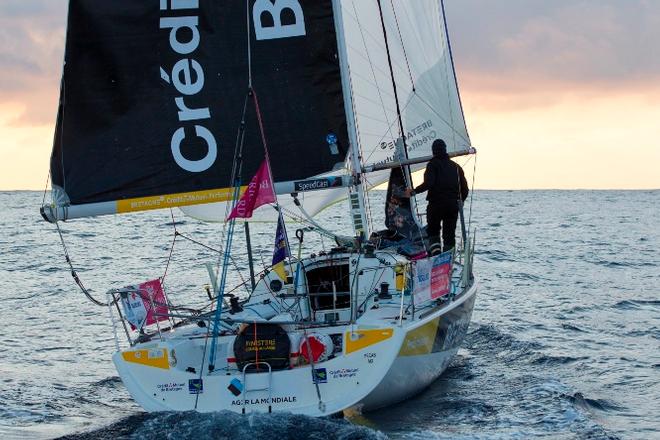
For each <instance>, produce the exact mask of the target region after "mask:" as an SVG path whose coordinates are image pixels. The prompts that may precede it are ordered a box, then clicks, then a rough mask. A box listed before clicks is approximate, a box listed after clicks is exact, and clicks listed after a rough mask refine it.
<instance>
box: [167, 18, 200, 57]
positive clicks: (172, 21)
mask: <svg viewBox="0 0 660 440" xmlns="http://www.w3.org/2000/svg"><path fill="white" fill-rule="evenodd" d="M198 23H199V19H198V18H197V17H163V18H161V19H160V28H161V29H167V28H169V29H170V46H172V49H174V51H175V52H177V53H180V54H181V55H188V54H189V53H191V52H193V51H194V50H195V49H197V47H198V46H199V39H200V38H199V29H197V25H198ZM181 29H190V32H191V33H192V36H191V37H190V41H185V42H184V41H179V38H178V36H179V31H180V30H181Z"/></svg>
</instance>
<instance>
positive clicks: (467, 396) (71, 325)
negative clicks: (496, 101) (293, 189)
mask: <svg viewBox="0 0 660 440" xmlns="http://www.w3.org/2000/svg"><path fill="white" fill-rule="evenodd" d="M474 197H475V199H474V205H473V208H474V209H473V213H472V222H471V224H472V227H474V228H476V230H477V256H476V263H475V271H476V274H477V276H478V277H479V280H480V290H479V293H478V297H477V304H476V309H475V312H474V315H473V322H472V323H471V326H470V331H469V335H468V337H467V340H466V341H465V343H464V347H463V348H462V349H461V350H460V351H459V353H458V356H457V357H456V359H455V360H454V362H453V363H452V365H451V367H450V368H449V369H448V370H447V372H446V373H445V374H444V375H443V376H442V377H441V378H440V379H439V380H438V381H437V382H435V383H434V384H433V385H432V386H430V387H429V388H428V389H427V390H426V391H425V392H423V393H422V394H420V395H418V396H417V397H415V398H413V399H410V400H408V401H406V402H404V403H402V404H399V405H396V406H393V407H391V408H387V409H384V410H380V411H378V412H375V413H367V414H352V415H350V416H349V417H348V418H347V419H345V420H335V419H323V420H317V419H312V418H309V417H304V416H293V415H286V414H276V415H251V416H241V415H234V414H229V413H217V414H196V413H178V414H177V413H165V414H146V413H144V412H143V411H142V410H141V409H140V408H139V407H138V406H137V405H136V404H135V403H134V402H133V401H132V400H131V398H130V396H129V395H128V393H127V392H126V390H125V389H124V387H123V385H122V383H121V381H120V379H119V378H118V377H117V373H116V372H115V370H114V367H113V364H112V362H111V359H110V358H111V355H112V353H113V351H114V338H113V334H112V331H111V326H110V323H109V319H108V315H107V309H105V308H101V307H97V306H95V305H93V304H91V303H90V302H89V301H88V300H87V299H86V298H85V297H84V296H83V294H82V293H81V292H80V291H79V290H78V288H77V287H76V285H75V284H74V282H73V280H72V278H71V276H70V273H69V270H68V267H67V266H66V263H65V260H64V256H63V252H62V248H61V245H60V243H59V238H58V235H57V233H56V230H55V228H54V226H53V225H50V224H47V223H45V222H44V221H42V220H41V218H40V216H39V214H38V208H39V205H40V204H41V199H42V194H40V193H36V192H5V193H0V204H2V206H3V212H4V213H5V217H4V222H3V223H4V224H3V232H2V234H0V249H1V250H2V252H0V316H1V317H2V318H1V319H2V321H3V324H4V325H3V327H2V328H3V330H2V332H0V438H2V439H7V438H10V439H11V438H36V439H39V438H53V437H58V436H63V435H71V436H72V437H71V438H78V439H83V438H84V439H87V438H89V439H92V438H93V439H97V438H106V439H111V438H112V439H114V438H140V439H142V438H147V439H149V438H153V439H162V438H171V439H185V438H191V439H207V438H208V439H261V438H268V439H286V438H292V439H306V438H314V439H334V438H338V439H363V438H367V439H368V438H373V439H379V438H392V439H421V438H436V439H509V438H513V439H527V438H550V439H615V438H616V439H653V438H660V252H659V249H660V232H659V231H660V224H659V220H660V191H477V192H476V193H475V195H474ZM382 205H383V194H382V193H380V192H375V196H374V200H373V202H372V209H373V212H374V214H375V223H377V224H379V223H381V222H382V218H383V215H382V210H383V209H382ZM174 216H175V220H176V222H177V226H176V227H177V229H178V230H179V232H181V233H183V234H187V235H190V236H191V237H193V238H195V239H198V240H201V241H203V242H204V243H206V244H208V245H210V246H215V247H220V246H221V236H222V225H217V224H203V223H199V222H197V221H195V220H193V219H189V218H186V217H184V216H183V215H182V214H181V213H180V212H179V211H175V212H174ZM319 218H320V222H321V223H323V224H325V225H329V226H331V227H332V228H334V229H335V230H336V229H339V230H340V231H344V232H349V231H350V227H349V224H348V220H347V218H348V216H347V215H346V209H345V206H344V204H338V205H335V206H333V207H332V208H330V209H329V210H327V211H325V212H324V213H322V214H321V216H320V217H319ZM171 223H172V221H171V218H170V212H169V211H159V212H151V213H142V214H136V215H126V216H109V217H104V218H96V219H84V220H76V221H71V222H66V223H63V224H61V228H62V232H63V235H64V237H65V239H66V242H67V245H68V247H69V252H70V254H71V258H72V260H73V262H74V264H75V265H76V267H77V269H78V271H79V274H80V276H81V279H82V281H83V282H84V283H85V285H86V286H87V287H88V288H89V289H91V290H92V292H93V294H94V295H95V296H96V297H98V298H99V299H104V293H105V292H106V291H107V290H108V289H110V288H113V287H121V286H125V285H128V284H135V283H137V282H141V281H145V280H148V279H152V278H156V277H158V276H161V275H163V273H164V271H165V266H166V262H167V258H168V255H169V251H170V247H171V244H172V239H173V227H172V224H171ZM252 228H253V229H252V232H253V234H252V235H253V236H252V239H253V243H254V245H255V249H256V253H257V262H258V266H261V265H262V264H263V263H267V262H269V261H270V258H271V252H272V247H273V243H274V229H275V227H274V225H271V224H253V225H252ZM237 230H239V229H237ZM239 235H240V234H239ZM307 236H308V237H309V238H308V240H307V242H306V246H305V249H304V252H303V253H304V254H309V253H312V252H318V250H319V249H321V248H323V247H325V248H326V249H328V248H329V247H331V246H332V244H331V243H330V242H329V241H328V240H327V239H325V241H324V242H323V241H322V240H320V239H319V238H318V236H315V235H314V234H307ZM235 248H236V252H235V257H236V264H237V266H239V269H240V270H241V271H242V272H241V276H243V277H247V267H246V264H245V255H244V251H243V249H244V245H243V239H242V238H241V237H237V241H236V247H235ZM217 260H218V257H217V254H215V253H214V252H212V251H210V250H208V249H205V248H201V247H199V246H197V245H195V244H193V243H191V242H187V241H185V240H182V239H179V240H177V241H176V244H175V247H174V252H173V257H172V261H171V263H170V265H169V268H168V273H167V278H166V286H167V288H168V291H169V292H170V298H171V299H173V300H174V301H175V302H179V303H191V304H197V305H199V304H202V303H204V298H205V296H206V294H205V293H204V290H203V285H204V284H205V283H207V282H208V281H207V280H208V276H207V272H206V268H205V267H204V263H206V262H217ZM262 262H263V263H262ZM238 282H240V276H239V275H238V274H236V273H234V275H233V277H232V279H231V280H230V284H232V285H235V284H237V283H238Z"/></svg>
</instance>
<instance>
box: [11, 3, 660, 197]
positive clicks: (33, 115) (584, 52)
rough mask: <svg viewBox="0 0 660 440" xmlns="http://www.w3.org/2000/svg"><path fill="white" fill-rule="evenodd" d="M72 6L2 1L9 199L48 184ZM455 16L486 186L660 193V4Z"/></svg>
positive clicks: (537, 6) (474, 7)
mask: <svg viewBox="0 0 660 440" xmlns="http://www.w3.org/2000/svg"><path fill="white" fill-rule="evenodd" d="M365 1H366V0H365ZM396 1H399V0H396ZM401 1H404V0H401ZM405 1H409V0H405ZM66 4H67V2H66V1H65V0H1V1H0V189H2V190H11V189H35V190H43V189H44V187H45V185H46V179H47V175H48V162H49V156H50V150H51V147H52V138H53V128H54V122H55V116H56V111H57V97H58V93H59V79H60V75H61V65H62V58H63V49H64V36H65V21H66V8H67V7H66ZM445 6H446V13H447V19H448V24H449V31H450V36H451V40H452V46H453V53H454V61H455V63H456V70H457V75H458V79H459V84H460V90H461V96H462V99H463V106H464V111H465V116H466V120H467V124H468V129H469V132H470V136H471V139H472V143H473V145H474V146H475V147H476V148H477V150H478V154H477V168H476V170H477V171H476V177H475V184H476V187H477V188H479V189H551V188H557V189H576V188H584V189H657V188H660V170H658V166H659V164H660V45H659V44H658V42H660V0H445ZM473 160H474V158H471V159H467V158H462V159H458V162H459V163H461V164H465V169H466V171H467V172H468V175H470V174H471V170H472V168H473V162H472V161H473Z"/></svg>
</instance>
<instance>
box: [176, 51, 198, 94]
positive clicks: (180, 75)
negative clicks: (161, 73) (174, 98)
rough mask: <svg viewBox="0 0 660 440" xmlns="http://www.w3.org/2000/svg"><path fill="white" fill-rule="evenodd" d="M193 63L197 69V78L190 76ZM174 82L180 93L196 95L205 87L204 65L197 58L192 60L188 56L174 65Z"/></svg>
mask: <svg viewBox="0 0 660 440" xmlns="http://www.w3.org/2000/svg"><path fill="white" fill-rule="evenodd" d="M191 65H192V68H193V70H194V71H195V75H196V78H195V80H192V78H191V77H190V76H191V75H190V66H191ZM172 83H173V84H174V87H176V89H177V90H178V91H179V92H180V93H183V94H184V95H195V94H197V93H199V92H200V90H202V87H204V70H202V66H200V65H199V63H198V62H197V61H195V60H192V61H191V60H189V59H188V58H184V59H182V60H179V61H177V63H176V64H175V65H174V67H172Z"/></svg>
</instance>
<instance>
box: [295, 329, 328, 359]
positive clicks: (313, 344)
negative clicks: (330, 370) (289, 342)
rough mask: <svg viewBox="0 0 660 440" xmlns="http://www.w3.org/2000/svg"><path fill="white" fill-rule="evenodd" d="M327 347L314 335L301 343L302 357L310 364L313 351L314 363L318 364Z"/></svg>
mask: <svg viewBox="0 0 660 440" xmlns="http://www.w3.org/2000/svg"><path fill="white" fill-rule="evenodd" d="M325 350H326V346H325V344H324V343H323V342H321V341H320V340H319V339H318V338H317V337H315V336H314V335H310V336H308V337H307V338H303V340H302V342H300V355H301V356H302V357H303V358H305V360H306V361H307V362H308V363H309V362H310V360H309V357H310V356H309V354H310V351H311V354H312V359H313V361H314V362H318V361H319V359H320V358H321V355H322V354H323V353H324V352H325Z"/></svg>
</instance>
